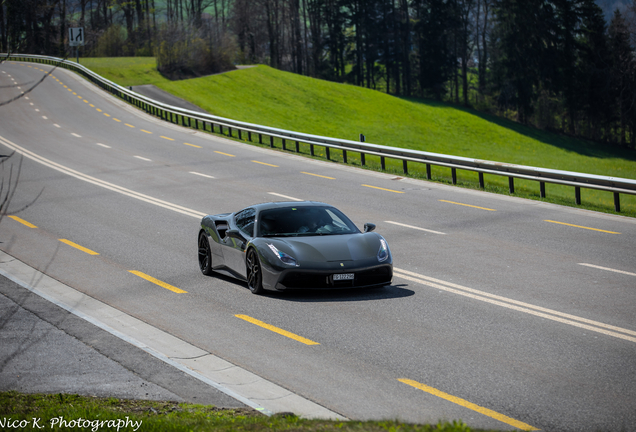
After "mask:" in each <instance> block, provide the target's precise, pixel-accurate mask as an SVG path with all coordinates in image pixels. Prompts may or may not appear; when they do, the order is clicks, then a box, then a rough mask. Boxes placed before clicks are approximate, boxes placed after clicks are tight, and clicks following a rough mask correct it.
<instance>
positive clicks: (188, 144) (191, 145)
mask: <svg viewBox="0 0 636 432" xmlns="http://www.w3.org/2000/svg"><path fill="white" fill-rule="evenodd" d="M183 144H184V145H187V146H190V147H196V148H203V147H201V146H198V145H194V144H190V143H183Z"/></svg>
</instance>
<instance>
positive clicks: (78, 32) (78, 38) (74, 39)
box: [68, 27, 84, 46]
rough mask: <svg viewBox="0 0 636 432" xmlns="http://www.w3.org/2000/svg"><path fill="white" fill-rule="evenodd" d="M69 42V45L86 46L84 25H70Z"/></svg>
mask: <svg viewBox="0 0 636 432" xmlns="http://www.w3.org/2000/svg"><path fill="white" fill-rule="evenodd" d="M68 44H69V46H80V45H82V46H84V27H69V29H68Z"/></svg>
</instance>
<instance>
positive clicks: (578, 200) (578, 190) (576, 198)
mask: <svg viewBox="0 0 636 432" xmlns="http://www.w3.org/2000/svg"><path fill="white" fill-rule="evenodd" d="M574 201H575V202H576V205H581V188H580V187H579V186H575V187H574Z"/></svg>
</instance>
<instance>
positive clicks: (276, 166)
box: [252, 160, 278, 168]
mask: <svg viewBox="0 0 636 432" xmlns="http://www.w3.org/2000/svg"><path fill="white" fill-rule="evenodd" d="M252 162H254V163H257V164H261V165H267V166H271V167H274V168H278V165H272V164H268V163H265V162H259V161H256V160H253V161H252Z"/></svg>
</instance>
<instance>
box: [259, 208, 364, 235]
mask: <svg viewBox="0 0 636 432" xmlns="http://www.w3.org/2000/svg"><path fill="white" fill-rule="evenodd" d="M258 219H259V221H258V226H259V232H260V235H261V236H262V237H285V236H287V237H297V236H320V235H336V234H354V233H359V232H360V231H359V230H358V228H357V227H356V226H355V225H354V224H353V222H351V221H350V220H349V218H347V217H346V216H345V215H344V214H342V212H341V211H339V210H337V209H335V208H333V207H320V206H315V207H313V206H312V207H300V206H299V207H284V208H277V209H270V210H263V211H261V212H260V214H259V217H258Z"/></svg>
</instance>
